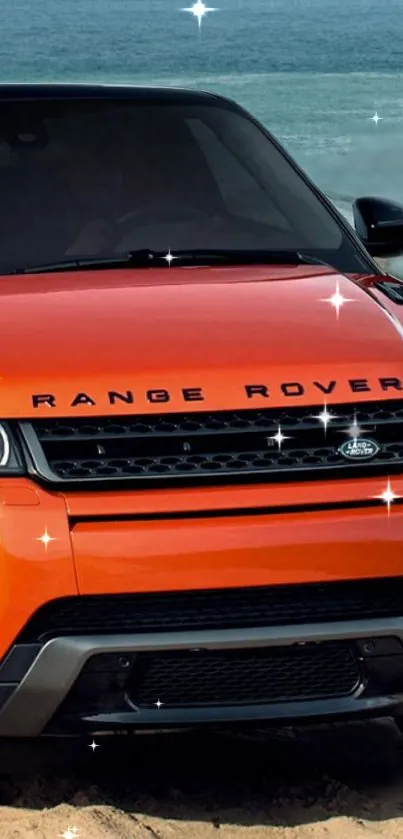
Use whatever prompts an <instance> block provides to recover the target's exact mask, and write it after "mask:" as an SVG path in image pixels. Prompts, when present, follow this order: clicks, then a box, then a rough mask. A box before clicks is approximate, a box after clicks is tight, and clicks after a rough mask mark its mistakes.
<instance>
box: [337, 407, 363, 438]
mask: <svg viewBox="0 0 403 839" xmlns="http://www.w3.org/2000/svg"><path fill="white" fill-rule="evenodd" d="M341 433H342V434H347V435H348V437H351V439H352V440H357V439H358V437H361V436H362V435H363V434H368V430H367V429H366V428H361V427H360V426H359V425H358V421H357V414H356V413H354V420H353V422H352V425H349V426H348V428H343V429H341Z"/></svg>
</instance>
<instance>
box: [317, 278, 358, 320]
mask: <svg viewBox="0 0 403 839" xmlns="http://www.w3.org/2000/svg"><path fill="white" fill-rule="evenodd" d="M355 302H356V301H355V300H353V299H352V298H351V297H343V295H342V294H341V293H340V286H339V283H336V291H335V292H334V294H332V296H331V297H324V298H323V297H322V298H321V303H330V305H331V306H333V308H334V309H335V311H336V317H337V320H338V319H339V315H340V309H341V307H342V306H344V304H345V303H355Z"/></svg>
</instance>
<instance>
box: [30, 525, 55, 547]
mask: <svg viewBox="0 0 403 839" xmlns="http://www.w3.org/2000/svg"><path fill="white" fill-rule="evenodd" d="M35 541H36V542H42V544H43V546H44V548H45V551H47V550H48V546H49V544H50V542H57V536H50V535H49V533H48V528H47V527H45V530H44V532H43V533H42V536H37V538H36V540H35Z"/></svg>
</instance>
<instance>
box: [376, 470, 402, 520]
mask: <svg viewBox="0 0 403 839" xmlns="http://www.w3.org/2000/svg"><path fill="white" fill-rule="evenodd" d="M373 498H379V499H380V501H383V503H384V504H386V506H387V508H388V516H390V505H391V504H393V502H394V501H396V498H401V496H400V495H396V493H394V492H393V489H392V487H391V485H390V478H389V479H388V483H387V486H386V489H384V491H383V492H381V494H380V495H374V496H373Z"/></svg>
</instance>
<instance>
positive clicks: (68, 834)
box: [59, 827, 80, 839]
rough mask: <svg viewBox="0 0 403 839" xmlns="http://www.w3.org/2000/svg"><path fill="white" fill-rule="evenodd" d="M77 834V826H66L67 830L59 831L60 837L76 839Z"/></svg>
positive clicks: (62, 838) (78, 833) (78, 832)
mask: <svg viewBox="0 0 403 839" xmlns="http://www.w3.org/2000/svg"><path fill="white" fill-rule="evenodd" d="M79 835H80V831H79V829H78V827H68V828H67V830H65V831H64V833H59V836H60V837H61V839H77V837H78V836H79Z"/></svg>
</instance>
